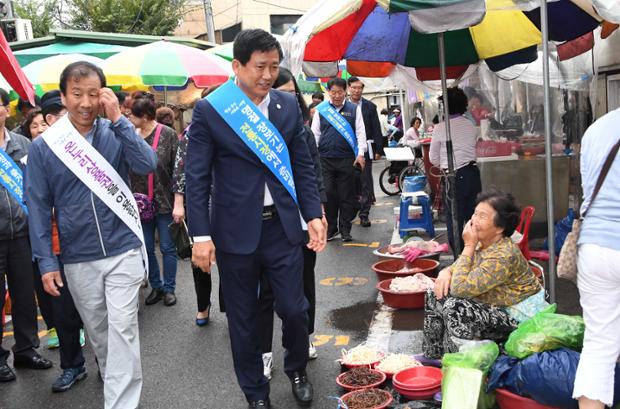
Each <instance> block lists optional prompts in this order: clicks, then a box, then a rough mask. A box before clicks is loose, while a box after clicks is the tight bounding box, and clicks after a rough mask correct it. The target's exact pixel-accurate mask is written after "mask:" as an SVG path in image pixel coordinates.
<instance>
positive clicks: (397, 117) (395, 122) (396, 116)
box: [392, 108, 403, 131]
mask: <svg viewBox="0 0 620 409" xmlns="http://www.w3.org/2000/svg"><path fill="white" fill-rule="evenodd" d="M392 114H393V118H392V126H394V127H396V128H398V129H399V130H401V131H402V130H403V116H402V115H401V114H400V108H394V109H393V110H392Z"/></svg>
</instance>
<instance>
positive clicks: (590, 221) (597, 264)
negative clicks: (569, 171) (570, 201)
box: [558, 109, 620, 409]
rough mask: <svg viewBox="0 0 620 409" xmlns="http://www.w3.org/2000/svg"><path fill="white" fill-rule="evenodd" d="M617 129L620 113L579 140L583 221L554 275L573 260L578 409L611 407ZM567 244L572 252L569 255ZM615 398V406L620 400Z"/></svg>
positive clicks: (619, 166) (619, 230)
mask: <svg viewBox="0 0 620 409" xmlns="http://www.w3.org/2000/svg"><path fill="white" fill-rule="evenodd" d="M618 123H620V110H618V109H617V110H615V111H613V112H610V113H608V114H607V115H605V116H603V117H602V118H600V119H599V120H597V121H596V122H595V123H594V124H592V125H591V126H590V127H589V128H588V130H587V131H586V133H585V134H584V136H583V139H582V141H581V184H582V187H583V197H584V200H583V203H582V205H581V212H582V215H583V216H582V217H583V221H582V222H580V221H579V220H577V221H576V223H575V224H574V225H573V226H574V227H573V232H572V233H571V235H572V237H571V236H569V237H568V238H567V240H566V242H565V244H564V246H563V247H562V253H561V254H560V260H559V264H558V275H560V276H566V274H567V272H569V271H570V270H571V269H570V268H567V266H570V265H573V266H574V264H573V263H571V261H573V262H574V260H575V257H576V260H577V264H576V265H577V270H578V274H577V286H578V287H579V296H580V302H581V307H582V308H583V318H584V321H585V324H586V332H585V336H584V340H583V350H582V352H581V359H580V360H579V366H578V368H577V374H576V377H575V387H574V390H573V397H574V398H575V399H578V400H579V408H581V409H603V407H604V405H608V406H610V407H611V406H612V403H613V401H614V396H613V395H614V368H615V365H616V361H617V360H618V357H619V356H620V263H619V262H618V261H619V260H620V161H619V160H616V156H617V153H618V149H619V148H620V134H619V133H618ZM571 243H572V244H573V246H572V250H573V251H570V249H571ZM575 243H576V244H577V247H576V248H575V246H574V244H575ZM575 250H577V251H575ZM572 271H574V268H573V269H572ZM569 278H570V277H569ZM573 278H574V277H573ZM615 398H616V399H615V400H616V401H617V400H618V397H615Z"/></svg>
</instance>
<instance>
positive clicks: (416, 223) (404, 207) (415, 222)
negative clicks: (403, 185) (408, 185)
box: [398, 192, 435, 237]
mask: <svg viewBox="0 0 620 409" xmlns="http://www.w3.org/2000/svg"><path fill="white" fill-rule="evenodd" d="M414 198H415V199H416V201H417V204H418V205H420V206H421V207H422V217H420V218H418V219H410V218H409V205H411V204H413V203H414ZM416 229H424V230H425V231H426V233H427V234H428V235H429V236H431V237H435V226H433V210H432V209H431V203H430V199H429V197H428V195H427V194H425V193H423V192H419V193H417V194H416V195H415V196H413V195H407V196H403V197H401V199H400V216H399V226H398V231H399V233H400V237H405V236H406V235H407V233H408V232H410V231H412V230H416Z"/></svg>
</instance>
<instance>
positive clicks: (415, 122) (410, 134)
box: [400, 116, 422, 157]
mask: <svg viewBox="0 0 620 409" xmlns="http://www.w3.org/2000/svg"><path fill="white" fill-rule="evenodd" d="M420 125H422V120H421V119H420V118H418V117H417V116H416V117H414V118H413V119H411V122H410V123H409V129H407V132H405V135H404V136H403V137H402V138H401V140H400V144H401V145H404V146H409V147H411V148H418V147H419V146H420ZM420 153H421V152H420ZM420 157H421V155H420Z"/></svg>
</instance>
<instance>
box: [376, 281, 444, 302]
mask: <svg viewBox="0 0 620 409" xmlns="http://www.w3.org/2000/svg"><path fill="white" fill-rule="evenodd" d="M433 280H434V279H433ZM391 283H392V279H391V278H390V279H387V280H383V281H381V282H380V283H378V284H377V290H379V291H380V292H381V295H382V296H383V303H384V304H385V305H387V306H388V307H392V308H397V309H401V310H414V309H419V308H424V297H425V296H426V291H418V292H415V293H404V292H396V291H392V290H390V284H391Z"/></svg>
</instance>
